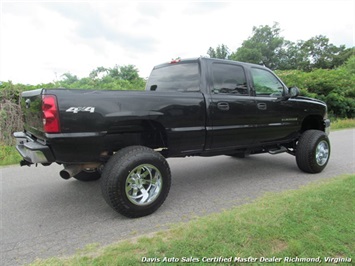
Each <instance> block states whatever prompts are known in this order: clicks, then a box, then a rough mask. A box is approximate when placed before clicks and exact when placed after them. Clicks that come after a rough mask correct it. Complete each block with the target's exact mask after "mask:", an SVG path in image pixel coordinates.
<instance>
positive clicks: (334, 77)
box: [277, 56, 355, 118]
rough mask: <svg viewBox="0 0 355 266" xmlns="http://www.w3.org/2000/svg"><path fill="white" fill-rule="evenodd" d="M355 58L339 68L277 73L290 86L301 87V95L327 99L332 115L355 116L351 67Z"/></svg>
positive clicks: (354, 76) (354, 88) (353, 79)
mask: <svg viewBox="0 0 355 266" xmlns="http://www.w3.org/2000/svg"><path fill="white" fill-rule="evenodd" d="M354 58H355V56H354V57H352V58H350V59H349V60H348V61H347V63H346V64H345V65H344V66H342V67H340V68H338V69H333V70H330V69H316V70H314V71H312V72H302V71H300V70H288V71H277V74H278V76H279V77H280V78H281V79H282V80H283V81H284V82H285V83H286V84H287V85H288V86H290V87H291V86H297V87H299V88H300V90H301V95H303V96H307V97H312V98H316V99H319V100H322V101H325V102H326V103H327V105H328V109H329V113H330V115H332V116H335V117H341V118H354V117H355V75H354V73H353V72H354V70H353V69H352V68H351V66H353V64H354V63H355V59H354ZM353 61H354V62H353Z"/></svg>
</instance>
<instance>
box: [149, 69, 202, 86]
mask: <svg viewBox="0 0 355 266" xmlns="http://www.w3.org/2000/svg"><path fill="white" fill-rule="evenodd" d="M199 84H200V75H199V68H198V63H179V64H174V65H167V66H164V67H160V68H156V69H153V71H152V73H151V74H150V77H149V80H148V82H147V86H146V90H150V91H171V92H173V91H175V92H176V91H181V92H185V91H199V90H200V88H199Z"/></svg>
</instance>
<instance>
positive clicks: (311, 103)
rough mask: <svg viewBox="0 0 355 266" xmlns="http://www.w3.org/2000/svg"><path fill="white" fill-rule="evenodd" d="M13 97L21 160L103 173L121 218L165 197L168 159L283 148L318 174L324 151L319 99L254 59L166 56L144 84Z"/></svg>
mask: <svg viewBox="0 0 355 266" xmlns="http://www.w3.org/2000/svg"><path fill="white" fill-rule="evenodd" d="M21 104H22V110H23V113H24V122H25V126H24V131H23V132H15V133H14V136H15V138H16V139H17V150H18V151H19V153H20V154H21V155H22V157H23V161H21V165H31V164H38V163H40V164H43V165H50V164H51V163H54V162H55V163H58V164H62V165H63V166H64V169H63V170H62V171H61V172H60V175H61V177H63V178H64V179H69V178H70V177H74V178H76V179H78V180H81V181H91V180H97V179H99V178H101V180H100V181H101V187H102V193H103V196H104V198H105V200H106V201H107V203H108V204H109V205H110V206H111V207H112V208H113V209H115V210H116V211H118V212H119V213H121V214H122V215H125V216H127V217H141V216H144V215H148V214H151V213H153V212H154V211H155V210H157V209H158V208H159V207H160V206H161V204H162V203H163V202H164V200H165V199H166V197H167V195H168V193H169V189H170V184H171V173H170V169H169V166H168V163H167V161H166V158H169V157H185V156H216V155H229V156H234V157H239V158H243V157H245V156H247V155H250V154H257V153H266V152H268V153H270V154H278V153H282V152H287V153H289V154H291V155H294V156H295V157H296V162H297V165H298V167H299V168H300V169H301V170H303V171H304V172H307V173H318V172H321V171H322V170H323V169H324V168H325V166H326V165H327V163H328V160H329V156H330V143H329V139H328V133H329V127H330V121H329V120H328V119H327V106H326V104H325V103H324V102H321V101H318V100H315V99H310V98H305V97H300V96H299V90H298V89H297V88H296V87H292V88H287V87H286V86H285V84H284V83H283V82H282V81H281V80H280V79H279V78H278V77H277V76H276V75H275V74H274V73H273V72H272V71H270V70H269V69H267V68H265V67H263V66H259V65H254V64H248V63H241V62H235V61H228V60H219V59H210V58H202V57H201V58H196V59H186V60H173V61H172V62H169V63H165V64H161V65H158V66H156V67H154V69H153V70H152V73H151V75H150V77H149V80H148V81H147V85H146V90H145V91H100V90H68V89H39V90H33V91H27V92H23V93H22V100H21ZM216 178H218V176H216Z"/></svg>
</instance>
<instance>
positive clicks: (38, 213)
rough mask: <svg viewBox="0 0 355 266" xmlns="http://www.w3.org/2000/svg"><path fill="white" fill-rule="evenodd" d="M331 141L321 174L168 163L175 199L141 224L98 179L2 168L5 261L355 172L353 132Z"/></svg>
mask: <svg viewBox="0 0 355 266" xmlns="http://www.w3.org/2000/svg"><path fill="white" fill-rule="evenodd" d="M330 140H331V145H332V153H331V159H330V162H329V164H328V166H327V168H326V169H325V170H324V171H323V172H322V173H320V174H316V175H311V174H305V173H303V172H301V171H300V170H299V169H298V168H297V165H296V161H295V158H294V157H293V156H290V155H288V154H279V155H268V154H263V155H255V156H251V157H249V158H245V159H234V158H231V157H228V156H218V157H211V158H200V157H190V158H183V159H169V160H168V162H169V164H170V167H171V170H172V186H171V190H170V194H169V196H168V198H167V200H166V201H165V203H164V204H163V205H162V207H161V208H160V209H158V211H157V212H155V213H154V214H152V215H150V216H148V217H143V218H139V219H128V218H125V217H123V216H120V215H119V214H117V213H116V212H114V211H113V210H112V209H111V208H110V207H109V206H108V205H107V204H106V203H105V201H104V200H103V198H102V196H101V191H100V186H99V182H92V183H83V182H80V181H77V180H75V179H71V180H68V181H66V180H63V179H61V178H60V177H59V174H58V173H59V171H60V170H61V169H62V167H61V166H57V165H52V166H49V167H43V166H38V167H37V168H36V167H18V166H11V167H6V168H0V192H1V194H0V197H1V213H0V222H1V223H0V229H1V238H0V240H1V257H0V259H1V263H0V264H1V265H12V266H13V265H22V264H25V263H30V262H32V261H33V260H34V259H35V258H47V257H51V256H67V255H70V254H73V253H75V251H76V250H78V249H80V248H83V247H85V246H86V245H87V244H91V243H98V244H100V245H106V244H109V243H112V242H116V241H119V240H122V239H126V238H130V237H136V236H138V235H141V234H145V233H149V232H153V231H158V230H162V229H166V228H168V227H169V225H171V224H172V223H178V222H185V221H188V220H190V219H191V218H193V217H195V216H203V215H207V214H209V213H213V212H219V211H221V210H223V209H229V208H232V207H233V206H236V205H240V204H243V203H245V202H248V201H251V200H252V199H254V198H256V197H260V196H262V195H263V194H264V193H265V192H280V191H284V190H289V189H297V188H299V187H300V186H302V185H305V184H308V183H310V182H312V181H317V180H321V179H326V178H330V177H334V176H337V175H339V174H346V173H355V147H354V146H355V130H354V129H351V130H342V131H336V132H332V133H331V135H330ZM187 255H188V254H187Z"/></svg>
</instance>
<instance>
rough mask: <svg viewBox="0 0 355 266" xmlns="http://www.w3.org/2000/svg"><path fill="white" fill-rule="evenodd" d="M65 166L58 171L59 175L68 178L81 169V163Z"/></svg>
mask: <svg viewBox="0 0 355 266" xmlns="http://www.w3.org/2000/svg"><path fill="white" fill-rule="evenodd" d="M64 167H65V168H64V169H63V170H62V171H60V172H59V174H60V176H61V177H62V178H63V179H65V180H68V179H69V178H71V177H72V176H75V175H77V174H79V173H80V172H81V170H82V169H83V168H82V166H81V165H69V166H64Z"/></svg>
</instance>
